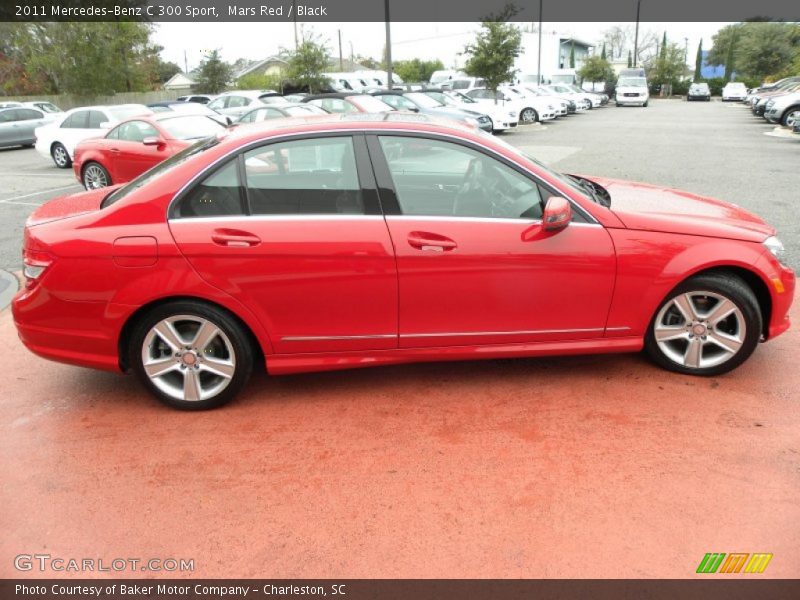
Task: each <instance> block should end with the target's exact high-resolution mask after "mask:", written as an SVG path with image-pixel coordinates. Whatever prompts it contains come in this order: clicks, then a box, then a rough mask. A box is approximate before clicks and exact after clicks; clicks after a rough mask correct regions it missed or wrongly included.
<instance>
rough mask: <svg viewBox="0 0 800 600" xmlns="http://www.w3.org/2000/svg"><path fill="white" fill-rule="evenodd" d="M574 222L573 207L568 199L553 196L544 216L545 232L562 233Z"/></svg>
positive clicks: (546, 206)
mask: <svg viewBox="0 0 800 600" xmlns="http://www.w3.org/2000/svg"><path fill="white" fill-rule="evenodd" d="M571 220H572V206H571V205H570V203H569V201H568V200H567V199H566V198H562V197H561V196H551V197H550V198H549V199H548V200H547V204H545V207H544V214H543V215H542V223H543V224H544V230H545V231H561V230H562V229H564V228H565V227H566V226H567V225H569V222H570V221H571Z"/></svg>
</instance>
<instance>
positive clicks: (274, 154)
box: [13, 113, 795, 409]
mask: <svg viewBox="0 0 800 600" xmlns="http://www.w3.org/2000/svg"><path fill="white" fill-rule="evenodd" d="M23 252H24V265H25V266H24V273H25V277H26V285H25V289H24V290H22V291H21V292H20V293H19V294H18V295H17V296H16V298H15V299H14V302H13V312H14V319H15V322H16V325H17V328H18V329H19V334H20V337H21V338H22V340H23V342H24V343H25V345H26V346H27V347H28V348H30V349H31V350H32V351H34V352H36V353H37V354H39V355H41V356H44V357H46V358H50V359H54V360H60V361H64V362H68V363H74V364H77V365H82V366H88V367H96V368H101V369H109V370H114V371H127V370H132V371H134V372H135V373H136V374H137V375H138V376H139V377H140V378H141V380H142V381H143V382H144V385H145V386H146V387H147V388H148V389H149V390H150V391H151V392H152V393H153V394H155V395H156V396H157V397H158V398H160V399H161V400H163V401H164V402H166V403H167V404H169V405H171V406H174V407H177V408H186V409H199V408H209V407H213V406H217V405H220V404H222V403H224V402H226V401H228V400H230V399H231V398H232V397H233V396H235V395H236V394H237V393H238V392H239V391H240V390H241V389H242V387H243V386H244V385H245V383H246V381H247V380H248V377H249V376H250V373H251V370H252V368H253V365H254V363H256V362H257V361H261V360H264V361H265V363H266V368H267V370H268V372H269V373H272V374H282V373H295V372H301V371H314V370H325V369H343V368H348V367H364V366H373V365H385V364H390V363H401V362H411V361H433V360H455V359H477V358H497V357H514V356H516V357H522V356H543V355H554V354H579V353H599V352H633V351H638V350H641V349H642V348H645V349H646V350H647V352H648V353H649V354H650V356H652V358H653V359H654V360H655V362H657V363H658V364H660V365H661V366H663V367H666V368H667V369H670V370H673V371H678V372H681V373H690V374H697V375H715V374H719V373H723V372H726V371H728V370H730V369H733V368H734V367H736V366H737V365H739V364H741V363H742V362H743V361H744V360H745V359H746V358H747V357H748V356H749V355H750V354H751V353H752V352H753V350H754V349H755V347H756V344H757V343H758V342H759V341H764V340H769V339H771V338H773V337H775V336H777V335H779V334H780V333H782V332H784V331H785V330H786V329H787V328H788V327H789V317H788V311H789V306H790V304H791V302H792V298H793V292H794V286H795V277H794V273H793V271H792V270H791V269H790V268H788V267H787V266H785V265H783V264H781V262H780V259H781V254H782V252H783V248H782V246H781V244H780V242H779V241H778V240H777V238H776V237H775V230H774V229H773V228H772V227H771V226H769V225H767V224H766V223H764V222H763V221H762V220H761V219H759V218H758V217H757V216H755V215H753V214H751V213H749V212H747V211H745V210H742V209H741V208H739V207H737V206H735V205H732V204H728V203H725V202H720V201H718V200H713V199H710V198H703V197H700V196H695V195H693V194H689V193H686V192H681V191H676V190H670V189H663V188H658V187H654V186H649V185H643V184H637V183H627V182H623V181H615V180H608V179H599V178H593V179H589V178H586V177H579V176H575V175H563V174H560V173H556V172H554V171H552V170H551V169H549V168H547V167H545V166H544V165H542V164H541V163H539V162H537V161H536V160H535V159H533V158H531V157H529V156H526V155H525V154H523V153H522V152H520V151H519V150H517V149H515V148H513V147H511V146H509V145H507V144H506V143H504V142H503V141H501V140H499V139H497V138H493V137H491V136H490V135H487V134H483V133H481V132H479V131H477V130H474V129H471V128H468V127H466V126H460V125H458V124H456V123H447V122H437V121H435V120H432V119H431V118H429V117H425V116H420V115H402V114H398V113H388V114H385V115H372V116H367V115H363V114H361V115H355V116H345V117H342V116H335V117H334V116H331V117H317V118H313V119H305V120H304V119H288V120H280V121H272V122H265V123H259V124H255V125H247V126H243V127H239V128H236V129H235V130H232V131H226V132H223V133H222V134H219V135H217V136H215V137H212V138H209V139H207V140H204V141H202V142H199V143H197V144H195V145H193V146H191V147H189V148H187V149H185V150H183V151H182V152H179V153H178V154H176V155H175V156H173V157H171V158H169V159H168V160H166V161H165V162H163V163H161V164H160V165H158V166H156V167H155V168H153V169H151V170H150V171H148V172H147V173H145V174H144V175H142V176H141V177H139V178H138V179H136V180H134V181H132V182H131V183H129V184H128V185H126V186H124V187H117V188H115V189H101V190H94V191H89V192H85V193H81V194H76V195H73V196H66V197H63V198H59V199H56V200H53V201H51V202H49V203H47V204H45V205H44V206H42V207H41V208H39V209H37V210H36V212H34V214H33V215H32V216H31V217H30V219H29V220H28V223H27V225H26V228H25V235H24V251H23Z"/></svg>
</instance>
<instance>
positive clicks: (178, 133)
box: [159, 115, 225, 140]
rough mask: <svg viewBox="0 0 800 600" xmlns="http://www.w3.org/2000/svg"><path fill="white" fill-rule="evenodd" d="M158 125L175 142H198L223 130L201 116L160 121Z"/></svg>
mask: <svg viewBox="0 0 800 600" xmlns="http://www.w3.org/2000/svg"><path fill="white" fill-rule="evenodd" d="M159 124H160V125H161V127H163V128H164V129H166V130H167V132H168V133H169V134H170V135H171V136H172V137H173V138H174V139H176V140H199V139H201V138H207V137H208V136H210V135H214V134H215V133H217V132H219V131H220V130H222V129H225V127H224V126H223V125H222V124H221V123H219V122H218V121H215V120H214V119H209V118H208V117H204V116H202V115H191V116H185V117H172V118H170V119H162V120H161V121H159Z"/></svg>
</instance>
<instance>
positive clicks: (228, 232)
mask: <svg viewBox="0 0 800 600" xmlns="http://www.w3.org/2000/svg"><path fill="white" fill-rule="evenodd" d="M211 241H212V242H214V243H215V244H217V245H218V246H226V247H228V248H245V247H248V246H258V245H259V244H260V243H261V238H259V237H258V236H257V235H254V234H252V233H250V232H249V231H241V230H239V229H215V230H214V232H213V233H212V234H211Z"/></svg>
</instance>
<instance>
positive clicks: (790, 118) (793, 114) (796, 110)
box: [781, 106, 800, 127]
mask: <svg viewBox="0 0 800 600" xmlns="http://www.w3.org/2000/svg"><path fill="white" fill-rule="evenodd" d="M797 121H800V106H793V107H791V108H790V109H789V110H787V111H786V112H785V113H783V117H782V118H781V124H782V125H785V126H786V127H794V124H795V123H797Z"/></svg>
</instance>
